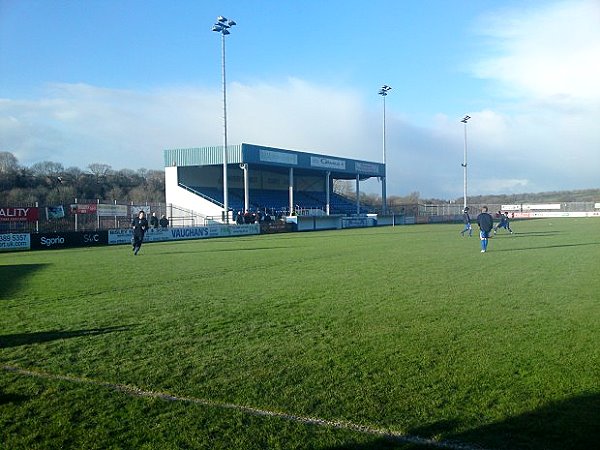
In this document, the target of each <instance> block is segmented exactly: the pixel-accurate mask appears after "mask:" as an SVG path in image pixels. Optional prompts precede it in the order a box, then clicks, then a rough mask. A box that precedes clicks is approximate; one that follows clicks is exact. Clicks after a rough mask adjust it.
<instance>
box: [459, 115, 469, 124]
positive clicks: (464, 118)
mask: <svg viewBox="0 0 600 450" xmlns="http://www.w3.org/2000/svg"><path fill="white" fill-rule="evenodd" d="M470 118H471V116H465V117H463V119H462V120H461V122H462V123H467V121H468V120H469V119H470Z"/></svg>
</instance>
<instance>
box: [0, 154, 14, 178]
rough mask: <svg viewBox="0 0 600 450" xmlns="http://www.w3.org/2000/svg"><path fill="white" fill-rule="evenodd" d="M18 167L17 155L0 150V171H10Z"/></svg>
mask: <svg viewBox="0 0 600 450" xmlns="http://www.w3.org/2000/svg"><path fill="white" fill-rule="evenodd" d="M18 168H19V161H18V160H17V157H16V156H15V155H13V154H12V153H10V152H0V173H2V174H4V173H11V172H14V171H16V170H17V169H18Z"/></svg>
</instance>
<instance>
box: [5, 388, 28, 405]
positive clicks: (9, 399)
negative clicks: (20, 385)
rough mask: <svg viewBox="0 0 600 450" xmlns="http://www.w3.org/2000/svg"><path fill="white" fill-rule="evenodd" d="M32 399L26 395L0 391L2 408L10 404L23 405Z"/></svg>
mask: <svg viewBox="0 0 600 450" xmlns="http://www.w3.org/2000/svg"><path fill="white" fill-rule="evenodd" d="M29 398H30V397H28V396H26V395H20V394H11V393H5V392H2V391H0V406H2V405H8V404H11V403H12V404H17V403H23V402H24V401H26V400H29Z"/></svg>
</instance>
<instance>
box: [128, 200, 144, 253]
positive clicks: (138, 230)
mask: <svg viewBox="0 0 600 450" xmlns="http://www.w3.org/2000/svg"><path fill="white" fill-rule="evenodd" d="M131 226H132V227H133V254H134V255H137V254H138V252H139V251H140V248H141V247H142V242H143V241H144V234H146V231H148V220H147V219H146V213H145V212H144V211H140V212H139V213H138V216H137V217H135V218H134V219H133V220H132V221H131Z"/></svg>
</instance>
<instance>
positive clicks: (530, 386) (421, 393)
mask: <svg viewBox="0 0 600 450" xmlns="http://www.w3.org/2000/svg"><path fill="white" fill-rule="evenodd" d="M512 225H513V229H514V231H515V234H514V235H512V236H511V235H508V234H505V233H506V232H504V231H502V232H499V235H498V236H496V237H494V238H493V239H491V240H490V245H489V249H488V253H486V254H481V253H480V252H479V250H480V247H479V240H478V238H477V237H476V236H475V235H474V236H473V237H471V238H468V237H464V238H463V237H460V234H459V232H460V230H461V229H462V226H461V225H460V224H458V225H417V226H401V227H385V228H366V229H354V230H341V231H325V232H311V233H296V234H282V235H268V236H253V237H243V238H231V239H214V240H204V241H188V242H176V243H158V244H145V245H144V246H143V247H142V250H141V252H140V254H139V255H138V256H135V257H134V256H133V255H132V253H131V249H130V247H129V246H118V247H104V248H90V249H74V250H59V251H42V252H28V253H10V254H0V279H1V285H0V366H1V369H0V448H3V449H4V448H6V449H58V448H64V449H71V448H73V449H75V448H86V449H104V448H115V449H117V448H136V449H139V448H144V449H176V448H186V449H265V448H269V449H346V448H348V449H360V450H366V449H380V448H387V449H418V450H422V449H427V448H461V449H475V448H490V449H557V450H558V449H588V448H594V447H595V446H597V444H598V442H600V432H599V431H598V430H599V429H600V427H599V423H600V420H599V419H600V418H599V414H600V413H599V412H600V350H599V348H600V326H599V324H600V301H599V300H600V221H599V220H596V219H593V218H592V219H555V220H535V221H527V222H513V224H512ZM474 234H475V233H474Z"/></svg>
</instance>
